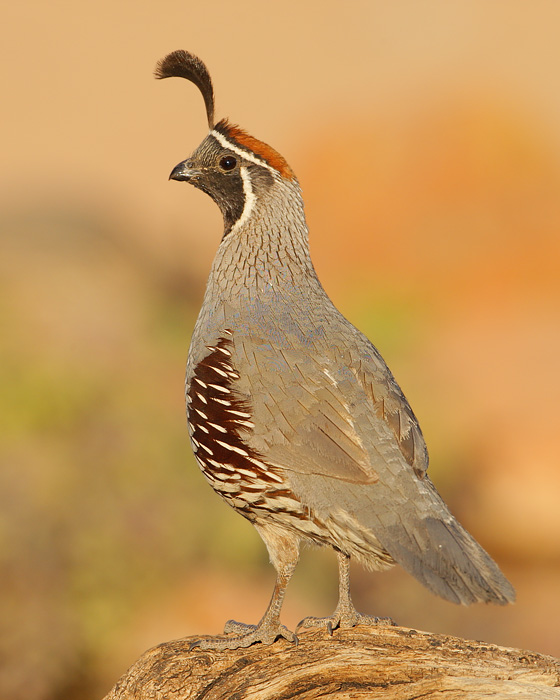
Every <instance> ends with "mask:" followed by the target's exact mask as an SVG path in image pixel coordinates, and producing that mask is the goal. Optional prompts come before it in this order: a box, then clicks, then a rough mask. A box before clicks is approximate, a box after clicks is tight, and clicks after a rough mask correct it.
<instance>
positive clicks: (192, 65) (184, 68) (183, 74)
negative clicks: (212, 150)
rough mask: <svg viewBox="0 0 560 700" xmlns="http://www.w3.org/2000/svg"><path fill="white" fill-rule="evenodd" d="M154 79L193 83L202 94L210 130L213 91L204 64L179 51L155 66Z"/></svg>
mask: <svg viewBox="0 0 560 700" xmlns="http://www.w3.org/2000/svg"><path fill="white" fill-rule="evenodd" d="M155 77H156V78H158V79H161V78H173V77H177V78H186V79H187V80H190V81H191V83H194V84H195V85H196V86H197V88H198V89H199V90H200V92H201V93H202V97H203V98H204V104H205V105H206V116H207V117H208V126H209V127H210V129H212V128H213V126H214V90H213V88H212V79H211V78H210V73H208V69H207V68H206V66H205V65H204V63H203V62H202V61H201V60H200V58H198V57H197V56H195V55H194V54H192V53H189V52H188V51H183V50H181V49H179V50H178V51H173V52H172V53H170V54H168V55H167V56H166V57H165V58H163V59H162V60H161V61H159V63H158V64H157V66H156V70H155Z"/></svg>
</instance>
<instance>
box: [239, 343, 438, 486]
mask: <svg viewBox="0 0 560 700" xmlns="http://www.w3.org/2000/svg"><path fill="white" fill-rule="evenodd" d="M355 333H356V335H355V336H354V338H353V340H354V341H356V336H358V337H359V338H360V341H361V342H360V345H361V347H359V348H358V349H357V350H356V349H355V348H354V347H353V348H352V349H340V350H337V354H336V357H333V356H332V354H331V353H328V352H326V351H325V350H323V351H321V350H320V349H318V348H317V347H315V348H314V349H313V348H312V349H310V348H305V350H300V349H294V348H291V347H280V348H279V347H278V346H277V345H276V344H274V346H272V345H271V344H268V343H267V342H265V341H263V340H262V339H259V338H255V337H254V336H252V337H251V338H250V340H248V341H245V342H244V340H243V339H241V341H240V342H241V345H242V347H241V348H240V349H241V356H242V357H243V362H244V363H248V364H249V365H252V366H249V367H247V370H248V371H246V372H241V375H242V377H243V376H244V377H247V381H248V382H250V386H246V387H244V393H245V392H246V393H247V395H248V397H250V399H249V400H250V402H251V403H252V404H253V408H254V410H255V411H256V412H258V414H259V415H260V416H261V418H264V419H263V420H259V421H256V423H257V429H256V431H255V433H254V434H253V436H252V438H251V442H252V443H253V444H252V446H253V447H254V448H255V449H256V450H257V451H259V452H260V453H261V454H263V455H266V457H267V459H268V460H269V461H270V462H271V463H272V464H278V465H279V466H281V467H283V468H284V469H290V470H293V471H296V472H300V473H303V474H317V475H322V476H328V477H331V478H334V479H341V480H343V481H348V482H354V483H375V482H376V481H378V479H379V478H380V471H381V472H382V471H383V469H384V468H386V466H387V465H388V464H391V465H392V469H395V468H397V469H398V468H400V469H405V470H406V469H407V467H410V468H412V469H413V470H414V471H415V473H416V474H417V476H419V477H422V476H423V475H424V473H425V471H426V469H427V466H428V456H427V450H426V446H425V443H424V439H423V437H422V433H421V431H420V428H419V426H418V422H417V420H416V418H415V416H414V414H413V412H412V410H411V408H410V406H409V405H408V402H407V401H406V399H405V397H404V395H403V393H402V392H401V390H400V388H399V386H398V385H397V383H396V382H395V380H394V378H393V376H392V374H391V373H390V371H389V370H388V368H387V366H386V365H385V363H384V361H383V360H382V358H381V357H380V355H379V353H378V352H377V350H376V349H375V348H374V347H373V345H371V343H369V341H367V339H365V337H364V336H362V335H361V334H360V333H359V332H358V331H355ZM364 341H365V342H364ZM338 347H339V348H343V347H344V346H341V345H338ZM381 478H382V476H381Z"/></svg>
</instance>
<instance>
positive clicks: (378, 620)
mask: <svg viewBox="0 0 560 700" xmlns="http://www.w3.org/2000/svg"><path fill="white" fill-rule="evenodd" d="M394 624H396V623H395V622H393V620H391V618H390V617H374V616H373V615H362V614H361V613H359V612H358V611H357V610H354V609H353V608H352V609H350V610H346V609H344V610H340V611H339V610H338V609H337V610H335V612H334V614H333V615H330V616H329V617H304V618H303V620H301V622H300V623H299V624H298V625H297V627H296V632H298V631H299V630H300V629H310V628H317V627H320V628H321V627H323V628H325V629H326V630H327V632H328V633H329V634H332V633H333V630H335V629H347V628H349V627H356V625H370V626H379V625H382V626H390V625H394Z"/></svg>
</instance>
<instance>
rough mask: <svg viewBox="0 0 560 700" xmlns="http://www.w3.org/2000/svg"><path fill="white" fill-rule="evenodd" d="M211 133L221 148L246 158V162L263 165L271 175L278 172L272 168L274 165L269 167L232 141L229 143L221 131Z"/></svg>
mask: <svg viewBox="0 0 560 700" xmlns="http://www.w3.org/2000/svg"><path fill="white" fill-rule="evenodd" d="M210 133H211V134H212V136H213V137H214V138H215V139H216V141H217V142H218V143H219V144H220V146H223V147H224V148H228V149H229V150H230V151H233V152H234V153H237V155H238V156H241V157H242V158H245V160H250V161H251V163H255V164H256V165H261V166H262V167H263V168H266V169H267V170H270V172H271V173H277V172H278V171H277V170H276V169H275V168H273V167H272V165H269V164H268V163H267V162H266V161H265V160H261V159H260V158H257V157H256V156H254V155H252V154H251V153H250V152H249V151H244V150H243V149H242V148H239V147H238V146H236V145H235V144H234V143H232V142H231V141H228V139H227V138H226V137H225V136H224V135H223V134H220V132H219V131H215V130H212V131H211V132H210Z"/></svg>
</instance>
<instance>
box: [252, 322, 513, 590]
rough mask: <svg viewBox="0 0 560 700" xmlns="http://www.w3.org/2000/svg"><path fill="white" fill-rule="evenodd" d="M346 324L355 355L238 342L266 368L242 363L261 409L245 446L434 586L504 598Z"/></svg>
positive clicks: (370, 351)
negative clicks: (256, 369)
mask: <svg viewBox="0 0 560 700" xmlns="http://www.w3.org/2000/svg"><path fill="white" fill-rule="evenodd" d="M355 333H356V334H357V336H358V338H359V339H363V340H365V346H364V343H363V340H362V342H361V344H362V348H361V350H362V351H361V352H360V353H358V357H359V359H358V360H353V356H352V353H351V352H350V351H346V352H344V351H343V355H344V356H343V357H341V355H340V354H337V356H336V357H334V358H333V357H332V355H329V354H328V353H322V352H319V351H317V352H315V353H313V352H308V351H306V352H303V351H301V350H300V349H299V348H297V349H293V348H290V347H284V348H282V349H281V350H278V349H275V348H273V347H271V346H270V345H268V344H267V343H265V342H262V341H260V340H259V339H258V338H255V337H252V338H251V339H250V340H248V341H247V342H246V347H244V348H243V349H242V354H243V355H244V356H245V357H248V356H249V355H251V354H252V355H253V360H252V361H254V362H255V363H258V364H259V365H260V369H261V370H266V371H260V372H247V373H242V376H243V375H244V376H245V377H248V378H250V381H251V385H248V386H245V387H244V389H245V391H246V392H247V394H248V396H250V397H251V401H252V402H253V405H254V408H255V411H256V412H262V413H261V415H262V416H266V417H267V418H268V420H266V419H265V420H263V421H258V424H260V425H261V426H262V429H261V430H260V431H259V430H257V431H256V432H255V434H254V435H253V436H252V437H251V440H252V447H254V448H255V449H257V450H259V451H260V452H261V453H262V454H264V455H265V456H266V458H267V460H269V461H270V463H272V464H276V465H278V466H280V467H282V468H283V469H285V470H286V472H287V473H288V474H291V477H290V483H291V484H292V488H293V489H294V492H295V493H296V495H297V496H298V498H300V500H301V502H302V503H303V504H304V505H306V506H308V507H310V508H311V509H313V510H314V511H315V512H316V513H318V514H319V515H322V516H326V515H327V514H334V515H338V517H340V518H343V519H346V521H347V522H348V523H351V524H352V525H353V527H355V528H357V529H361V530H363V531H364V532H367V531H369V532H371V535H372V537H371V540H372V542H378V543H380V544H381V546H382V547H383V549H384V550H386V552H388V553H389V554H390V555H391V557H392V558H393V559H394V560H395V561H397V562H398V563H399V564H401V566H403V568H405V569H406V570H408V571H409V572H410V573H411V574H413V575H414V576H415V577H416V578H418V579H419V580H420V581H421V582H422V583H423V584H424V585H425V586H427V587H428V588H429V589H431V590H432V591H433V592H434V593H436V594H438V595H440V596H442V597H444V598H446V599H447V600H450V601H452V602H456V603H463V604H469V603H472V602H474V601H493V602H498V603H506V602H508V601H512V600H513V599H514V596H515V594H514V591H513V588H512V587H511V585H510V584H509V582H508V581H507V580H506V579H505V577H504V576H503V575H502V573H501V572H500V570H499V568H498V567H497V565H496V564H495V563H494V562H493V560H492V559H491V558H490V557H489V555H488V554H487V553H486V552H485V551H484V550H483V549H482V547H480V545H478V543H477V542H476V541H475V540H474V539H473V538H472V537H471V535H470V534H469V533H468V532H467V531H466V530H465V529H464V528H463V527H462V526H461V525H460V524H459V523H458V522H457V521H456V520H455V519H454V518H453V516H452V515H451V514H450V512H449V510H448V509H447V507H446V505H445V504H444V503H443V501H442V499H441V498H440V496H439V494H438V493H437V491H436V489H435V487H434V486H433V485H432V483H431V481H430V480H429V478H428V477H427V475H426V470H427V467H428V454H427V450H426V447H425V443H424V440H423V437H422V434H421V431H420V428H419V426H418V423H417V421H416V418H415V416H414V414H413V412H412V410H411V409H410V406H409V405H408V403H407V401H406V399H405V397H404V395H403V394H402V392H401V390H400V388H399V387H398V385H397V383H396V382H395V380H394V379H393V377H392V375H391V373H390V372H389V370H388V369H387V368H386V366H385V364H384V362H383V360H382V359H381V357H380V356H379V354H378V353H377V351H376V350H375V348H374V347H373V346H372V345H371V344H370V343H369V341H367V339H365V338H364V337H363V336H362V335H361V334H359V333H358V331H355ZM353 340H354V341H356V337H354V338H353ZM356 345H357V346H358V348H359V345H360V344H359V343H356ZM249 347H250V349H249ZM340 347H344V346H343V345H340ZM361 558H362V559H364V556H363V555H362V556H361ZM372 558H373V557H372ZM365 563H366V564H367V561H366V562H365Z"/></svg>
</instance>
